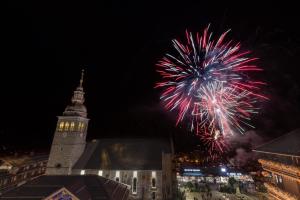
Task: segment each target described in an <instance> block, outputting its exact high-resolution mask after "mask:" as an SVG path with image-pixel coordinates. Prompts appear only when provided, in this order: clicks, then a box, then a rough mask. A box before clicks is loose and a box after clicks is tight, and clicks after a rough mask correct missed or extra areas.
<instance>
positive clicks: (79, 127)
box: [77, 122, 82, 131]
mask: <svg viewBox="0 0 300 200" xmlns="http://www.w3.org/2000/svg"><path fill="white" fill-rule="evenodd" d="M81 124H82V122H78V126H77V131H80V130H81Z"/></svg>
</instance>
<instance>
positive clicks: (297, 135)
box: [253, 128, 300, 156]
mask: <svg viewBox="0 0 300 200" xmlns="http://www.w3.org/2000/svg"><path fill="white" fill-rule="evenodd" d="M253 151H256V152H259V153H270V154H281V155H283V156H300V128H299V129H296V130H293V131H291V132H289V133H287V134H285V135H283V136H281V137H278V138H276V139H274V140H271V141H270V142H268V143H266V144H263V145H261V146H259V147H257V148H255V149H254V150H253Z"/></svg>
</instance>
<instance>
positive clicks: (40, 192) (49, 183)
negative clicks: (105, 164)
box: [0, 176, 129, 200]
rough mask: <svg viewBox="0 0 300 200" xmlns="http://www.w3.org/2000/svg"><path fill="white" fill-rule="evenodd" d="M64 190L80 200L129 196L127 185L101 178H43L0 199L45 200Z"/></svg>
mask: <svg viewBox="0 0 300 200" xmlns="http://www.w3.org/2000/svg"><path fill="white" fill-rule="evenodd" d="M62 188H65V189H67V190H68V191H70V192H71V193H72V194H73V195H75V196H76V197H77V198H79V199H93V200H94V199H95V200H96V199H101V200H125V199H127V197H128V194H129V190H128V189H127V187H126V186H125V185H122V184H120V183H117V182H115V181H112V180H108V179H105V178H103V177H99V176H41V177H39V178H37V179H34V180H32V181H30V182H28V183H26V184H24V185H22V186H20V187H18V188H15V189H13V190H11V191H9V192H7V193H4V194H3V196H0V199H6V200H14V199H16V200H17V199H18V200H20V199H31V200H34V199H44V198H45V197H48V196H50V195H52V194H53V193H55V192H57V191H59V190H60V189H62ZM112 191H114V192H112Z"/></svg>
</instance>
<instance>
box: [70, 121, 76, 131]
mask: <svg viewBox="0 0 300 200" xmlns="http://www.w3.org/2000/svg"><path fill="white" fill-rule="evenodd" d="M74 127H75V123H74V122H71V126H70V131H74Z"/></svg>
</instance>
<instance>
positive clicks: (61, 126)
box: [58, 122, 64, 131]
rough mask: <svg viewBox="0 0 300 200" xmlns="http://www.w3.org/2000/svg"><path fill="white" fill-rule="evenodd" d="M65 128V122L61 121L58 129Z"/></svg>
mask: <svg viewBox="0 0 300 200" xmlns="http://www.w3.org/2000/svg"><path fill="white" fill-rule="evenodd" d="M63 129H64V122H60V123H59V126H58V130H59V131H62V130H63Z"/></svg>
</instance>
